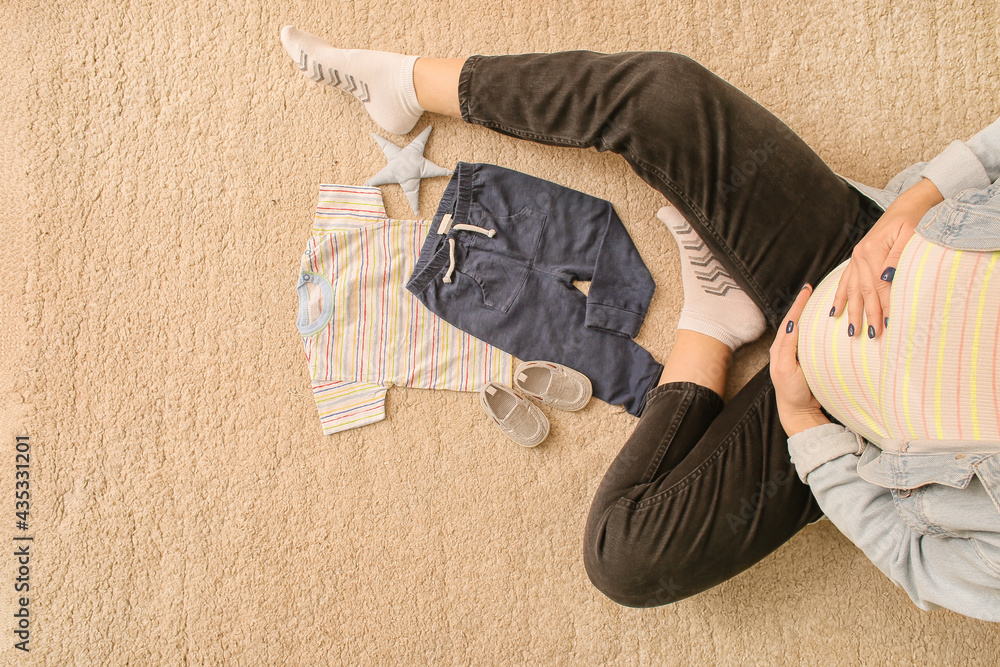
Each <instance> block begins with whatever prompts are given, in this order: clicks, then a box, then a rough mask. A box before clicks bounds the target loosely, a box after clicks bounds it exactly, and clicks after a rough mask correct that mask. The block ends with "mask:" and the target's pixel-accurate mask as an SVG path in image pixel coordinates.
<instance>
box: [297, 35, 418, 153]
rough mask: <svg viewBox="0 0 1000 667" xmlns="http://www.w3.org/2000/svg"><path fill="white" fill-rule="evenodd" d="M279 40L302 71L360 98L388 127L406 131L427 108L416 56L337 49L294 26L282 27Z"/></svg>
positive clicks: (388, 130)
mask: <svg viewBox="0 0 1000 667" xmlns="http://www.w3.org/2000/svg"><path fill="white" fill-rule="evenodd" d="M281 43H282V44H283V45H284V47H285V51H287V52H288V55H290V56H291V57H292V60H294V61H295V64H296V66H297V67H298V68H299V71H301V72H302V73H303V74H304V75H306V76H307V77H308V78H310V79H312V80H313V81H315V82H317V83H319V84H323V85H329V86H333V87H334V88H340V89H341V90H343V91H344V92H347V93H350V94H352V95H354V96H355V97H357V98H358V99H359V100H361V102H362V103H363V104H364V105H365V109H367V110H368V113H369V114H370V115H371V117H372V120H374V121H375V122H376V123H377V124H378V125H379V127H381V128H382V129H383V130H385V131H386V132H391V133H393V134H406V133H407V132H409V131H410V130H412V129H413V126H414V125H416V124H417V120H418V119H419V118H420V115H421V114H422V113H423V112H424V110H423V108H421V106H420V104H418V103H417V91H416V90H415V89H414V88H413V63H414V62H416V60H417V56H404V55H401V54H399V53H387V52H385V51H365V50H358V49H337V48H334V47H333V46H332V45H331V44H330V43H329V42H326V41H324V40H322V39H320V38H319V37H316V36H315V35H310V34H309V33H307V32H303V31H302V30H298V29H297V28H294V27H292V26H290V25H286V26H285V27H284V28H282V29H281Z"/></svg>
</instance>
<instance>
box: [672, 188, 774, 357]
mask: <svg viewBox="0 0 1000 667" xmlns="http://www.w3.org/2000/svg"><path fill="white" fill-rule="evenodd" d="M656 217H657V218H659V219H660V220H662V221H663V223H664V224H665V225H666V226H667V229H669V230H670V233H671V234H673V236H674V241H676V242H677V249H678V250H679V251H680V253H681V279H682V280H683V282H684V308H683V309H682V310H681V318H680V321H679V322H678V323H677V328H678V329H687V330H689V331H697V332H698V333H703V334H705V335H706V336H711V337H712V338H715V339H716V340H719V341H722V342H723V343H725V344H726V345H728V346H729V348H730V349H731V350H734V351H735V350H736V348H738V347H740V346H741V345H743V344H745V343H749V342H751V341H754V340H757V339H758V338H760V335H761V334H762V333H764V328H765V327H766V326H767V320H765V319H764V313H763V312H761V310H760V308H758V307H757V304H755V303H754V302H753V300H752V299H751V298H750V297H749V296H747V293H746V292H744V291H743V289H742V288H741V287H740V286H739V285H737V284H736V281H734V280H733V279H732V277H731V276H730V275H729V273H728V272H727V271H726V270H725V269H724V268H722V264H720V263H719V260H718V259H716V258H715V255H713V254H712V251H711V250H709V249H708V246H706V245H705V242H704V241H702V240H701V237H700V236H698V234H697V232H695V231H694V229H693V228H692V227H691V225H690V224H688V221H687V220H685V219H684V216H682V215H681V214H680V213H679V212H678V211H677V209H676V208H674V207H672V206H664V207H663V208H661V209H660V210H659V211H657V212H656Z"/></svg>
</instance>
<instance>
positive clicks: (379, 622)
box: [0, 0, 1000, 665]
mask: <svg viewBox="0 0 1000 667" xmlns="http://www.w3.org/2000/svg"><path fill="white" fill-rule="evenodd" d="M807 4H808V3H795V2H787V1H786V0H757V1H755V2H738V1H735V0H701V1H698V2H653V1H652V0H619V1H618V2H614V3H604V2H584V1H581V0H531V1H530V2H529V1H528V0H466V1H464V2H456V1H445V0H422V1H421V2H408V3H407V2H379V1H377V0H369V1H364V0H357V1H356V2H343V1H339V0H328V1H326V2H311V1H302V2H288V3H281V2H275V1H271V0H258V1H256V2H254V1H252V0H250V1H248V2H246V3H241V2H237V1H235V0H233V1H229V2H210V1H208V0H185V1H184V2H181V1H179V0H174V1H169V0H168V1H167V2H159V3H157V2H152V1H150V0H117V1H112V0H94V1H92V2H83V1H78V2H75V1H71V0H67V1H64V2H51V3H48V2H46V3H39V2H35V1H30V2H29V1H26V0H5V2H3V3H2V4H0V63H2V64H0V68H2V82H3V83H2V90H3V95H2V101H0V114H2V116H0V132H2V134H0V210H2V216H3V218H2V230H3V236H2V243H0V266H2V269H0V289H2V291H3V296H2V304H3V308H2V311H0V318H2V321H0V340H2V342H3V347H2V349H0V368H2V373H3V376H2V378H0V380H2V384H0V386H2V389H0V391H2V404H0V416H2V421H0V441H2V450H0V451H2V456H0V461H2V462H3V463H2V464H0V480H2V481H0V511H2V512H3V513H4V517H5V519H4V521H3V531H2V533H0V534H2V536H3V539H4V540H5V542H4V543H5V544H6V545H7V546H4V547H3V553H4V554H5V555H3V556H0V571H2V572H3V578H2V581H0V618H3V619H4V620H3V621H2V622H0V628H2V629H3V632H4V634H3V636H4V637H6V640H5V642H4V644H3V645H2V646H0V659H2V660H3V661H5V662H7V663H9V664H45V665H68V664H81V665H84V664H87V665H91V664H93V665H104V664H114V665H124V664H133V665H156V664H247V665H257V664H291V665H315V664H338V663H340V664H434V665H437V664H446V665H451V664H469V663H475V664H525V663H528V664H574V665H596V664H615V665H633V664H634V665H660V664H742V663H755V664H771V663H820V664H853V663H858V662H861V663H865V664H883V663H942V664H960V663H961V664H971V663H988V662H992V661H993V660H995V658H996V656H997V655H998V654H1000V632H998V630H997V629H996V628H995V627H994V626H992V625H990V624H987V623H981V622H976V621H971V620H968V619H965V618H962V617H960V616H958V615H955V614H952V613H950V612H945V611H940V612H935V613H925V612H921V611H919V610H918V609H916V608H915V607H914V606H913V605H912V604H911V603H910V602H909V601H908V599H907V598H906V596H905V594H904V593H903V592H902V591H901V590H900V589H897V588H896V587H894V586H893V585H892V584H891V583H890V582H889V581H887V580H886V579H885V578H884V577H883V576H882V575H881V574H880V573H879V572H878V571H877V570H876V569H875V568H874V567H873V566H872V565H871V564H869V563H868V561H867V560H866V559H865V557H864V556H863V555H862V554H861V553H860V552H859V551H858V550H857V549H856V548H854V546H853V545H851V544H850V543H849V542H848V541H847V540H846V539H845V538H843V537H842V536H841V535H840V534H839V533H838V532H837V530H836V528H834V527H833V526H832V525H831V524H830V523H827V522H824V523H821V524H819V525H816V526H812V527H810V528H808V529H806V530H805V531H803V532H802V533H801V534H800V535H799V536H797V537H796V538H795V539H793V540H792V541H791V542H790V543H789V544H788V545H786V546H784V547H783V548H781V549H780V550H779V551H778V552H777V553H775V554H773V555H772V556H771V557H769V558H768V559H766V560H765V561H764V562H762V563H760V564H759V565H758V566H756V567H754V568H752V569H751V570H750V571H748V572H746V573H744V574H743V575H741V576H739V577H737V578H736V579H735V580H733V581H730V582H728V583H726V584H724V585H722V586H719V587H718V588H717V589H715V590H712V591H710V592H708V593H706V594H704V595H701V596H699V597H696V598H693V599H690V600H687V601H684V602H681V603H679V604H676V605H674V606H670V607H665V608H658V609H650V610H635V609H627V608H623V607H619V606H617V605H616V604H614V603H612V602H611V601H609V600H607V599H605V598H604V597H603V596H602V595H601V594H600V593H599V592H598V591H597V590H595V589H594V588H593V587H592V586H591V585H590V583H589V581H588V580H587V577H586V574H585V572H584V568H583V562H582V557H581V540H582V533H583V526H584V520H585V518H586V513H587V509H588V506H589V501H590V498H591V497H592V495H593V493H594V490H595V489H596V487H597V484H598V482H599V481H600V479H601V475H602V473H603V471H604V470H605V468H606V467H607V466H608V464H609V462H610V461H611V460H612V458H613V457H614V455H615V453H616V452H617V450H618V448H619V447H620V445H621V443H622V442H623V439H624V438H625V436H626V435H627V434H628V433H629V432H630V430H631V428H632V427H633V425H634V423H635V420H634V419H633V418H632V417H630V416H628V415H627V414H624V413H622V412H621V411H619V410H617V409H614V408H611V407H609V406H607V405H605V404H603V403H597V402H594V403H592V404H591V405H590V406H588V407H587V408H586V409H585V410H584V411H582V412H581V413H577V414H567V413H553V412H550V413H549V414H550V417H551V420H552V435H551V436H550V438H549V439H548V440H547V441H546V442H545V443H544V445H543V446H541V447H539V448H538V449H536V450H533V451H526V450H522V449H519V448H518V447H516V446H514V445H512V444H510V443H508V442H507V441H505V440H504V439H503V438H502V437H501V436H500V435H499V434H498V432H497V431H496V430H494V428H493V426H492V425H491V424H490V423H488V422H487V420H486V419H485V418H484V417H483V416H482V415H481V414H480V409H479V407H478V404H477V400H476V397H475V395H474V394H459V393H446V392H431V391H420V390H408V389H398V388H394V389H392V390H390V392H389V400H388V414H389V418H388V419H387V420H386V421H383V422H381V423H379V424H377V425H373V426H369V427H366V428H363V429H360V430H357V431H354V432H348V433H345V434H341V435H337V436H329V437H324V436H323V435H321V433H320V429H319V423H318V420H317V417H316V414H315V407H314V405H313V402H312V400H311V397H310V393H309V382H308V374H307V369H306V366H305V362H304V356H303V353H302V348H301V342H300V339H299V337H298V335H297V332H296V329H295V327H294V324H293V322H294V318H295V315H296V308H297V302H296V297H295V292H294V282H295V276H296V272H297V268H298V262H299V257H300V253H301V252H302V250H303V247H304V244H305V242H306V239H307V237H308V233H309V227H310V219H311V212H312V209H313V206H314V205H315V198H316V194H317V185H318V184H319V183H320V182H343V183H355V184H359V183H361V182H363V181H364V180H365V179H367V178H368V177H369V176H370V175H371V174H374V173H375V172H376V171H378V170H379V169H380V168H381V167H382V165H383V164H384V162H383V158H382V154H381V152H380V151H379V149H378V147H377V146H376V145H375V143H374V142H373V141H372V140H371V138H370V136H369V133H370V132H372V131H373V130H375V129H376V128H375V126H374V125H373V124H372V123H371V122H370V121H369V119H368V117H367V115H365V114H364V112H363V110H362V108H361V106H360V105H358V104H357V103H355V102H353V101H352V100H351V99H350V98H349V97H348V96H347V95H345V94H343V93H340V92H338V91H336V90H331V89H321V88H319V87H317V86H315V85H312V84H310V83H309V82H308V81H306V80H305V79H304V78H303V77H302V76H300V75H299V74H298V73H297V71H296V69H295V67H294V66H293V65H292V63H291V61H290V60H289V59H288V57H287V56H286V54H285V52H284V51H283V50H282V48H281V44H280V43H279V40H278V32H279V30H280V28H281V26H283V25H284V24H286V23H292V24H295V25H297V26H299V27H301V28H303V29H306V30H309V31H311V32H315V33H318V34H321V35H326V36H330V37H332V38H335V39H336V40H337V41H338V42H339V43H340V44H342V45H345V46H357V47H369V46H376V47H381V48H385V49H393V50H401V51H407V52H416V53H427V54H431V55H438V56H459V55H467V54H472V53H505V52H509V53H518V52H526V51H552V50H560V49H576V48H586V49H594V50H599V51H620V50H634V49H663V50H675V51H680V52H683V53H686V54H689V55H691V56H692V57H694V58H695V59H697V60H699V61H700V62H702V63H704V64H705V65H707V66H709V67H710V68H712V69H714V70H715V71H717V72H718V73H719V74H721V75H722V76H723V77H725V78H727V79H729V80H730V81H732V82H733V83H735V84H736V85H738V86H740V87H741V88H742V89H743V90H745V91H747V92H748V93H749V94H751V95H752V96H754V97H755V98H756V99H758V100H759V101H760V102H762V103H763V104H765V105H767V106H768V107H769V108H771V109H772V110H774V111H775V112H776V113H777V114H778V115H779V116H780V117H782V118H783V119H784V120H786V121H787V122H788V123H789V124H790V125H791V126H792V127H793V128H794V129H795V130H796V131H798V132H799V133H800V134H802V135H803V136H804V137H805V138H806V139H807V141H809V143H810V144H811V145H812V146H814V147H815V148H816V150H817V151H818V152H819V153H820V154H821V155H822V156H823V157H824V158H825V159H827V160H828V161H829V163H830V164H831V165H833V166H834V168H835V169H836V170H838V171H840V172H841V173H843V174H845V175H848V176H851V177H854V178H858V179H861V180H864V181H867V182H870V183H873V184H883V183H884V182H885V181H886V180H887V179H888V178H889V177H890V176H891V175H892V174H894V173H895V172H896V171H897V170H898V169H900V168H902V167H904V166H906V165H907V164H909V163H911V162H913V161H916V160H919V159H927V158H929V157H931V156H933V155H934V154H935V152H936V151H938V150H940V149H941V148H943V147H944V146H945V145H947V143H948V142H949V141H950V140H952V139H953V138H967V137H968V136H970V135H971V134H972V133H973V132H975V131H976V130H978V129H979V128H981V127H984V126H985V125H986V124H987V123H989V122H990V121H992V120H993V119H994V118H995V117H996V116H997V114H998V107H997V100H998V99H1000V95H998V93H1000V79H998V74H997V73H998V60H997V50H996V45H997V43H998V41H1000V30H998V27H997V26H998V24H1000V8H998V7H997V6H996V5H994V4H992V3H978V2H977V3H973V2H968V1H965V2H962V1H959V0H954V1H953V2H951V3H944V4H942V3H936V5H937V6H935V3H905V4H908V5H911V6H909V7H901V6H897V4H898V3H890V2H886V1H884V0H847V1H846V2H840V1H831V0H827V1H825V2H817V3H812V4H813V5H814V6H812V7H808V6H806V5H807ZM916 5H919V7H917V6H916ZM427 123H433V125H434V126H435V130H434V133H433V134H432V135H431V140H430V144H429V146H428V150H427V156H428V157H429V158H430V159H432V160H433V161H435V162H437V163H439V164H443V165H449V166H453V165H454V163H455V162H456V161H458V160H466V161H481V162H492V163H496V164H500V165H504V166H508V167H512V168H516V169H520V170H522V171H526V172H528V173H531V174H534V175H537V176H540V177H543V178H548V179H552V180H555V181H558V182H560V183H563V184H565V185H568V186H571V187H574V188H578V189H581V190H584V191H586V192H589V193H591V194H594V195H597V196H599V197H603V198H606V199H609V200H611V201H612V202H613V203H614V204H615V206H616V208H617V209H618V211H619V212H620V214H621V216H622V218H623V219H624V220H625V223H626V225H627V226H628V228H629V229H630V230H631V232H632V234H633V236H634V238H635V239H636V242H637V244H638V245H639V248H640V250H641V251H642V254H643V256H644V257H645V259H646V261H647V263H648V264H649V266H650V269H651V270H652V272H653V274H654V276H655V278H656V280H657V283H658V286H659V287H658V289H657V292H656V297H655V298H654V301H653V304H652V309H651V313H650V315H649V317H648V319H647V320H646V324H645V326H644V328H643V330H642V333H641V337H640V342H641V343H642V344H643V345H645V346H646V347H648V348H649V349H650V350H651V351H652V352H653V353H654V355H656V356H657V357H659V358H664V357H665V356H666V354H667V352H668V351H669V350H670V347H671V344H672V341H673V338H674V333H673V327H674V325H675V323H676V319H677V316H678V313H679V295H680V293H681V292H680V283H679V276H680V274H679V270H680V269H679V265H678V263H677V258H676V251H675V248H674V247H673V242H672V241H671V239H670V237H669V236H668V235H667V234H666V233H664V231H663V230H662V229H661V225H660V223H658V221H657V220H656V219H655V217H654V212H655V211H656V209H657V208H658V207H659V206H660V204H661V200H660V197H659V196H658V195H656V194H655V193H654V192H653V191H652V190H650V189H649V188H648V187H647V186H646V185H645V184H643V183H642V182H641V181H640V180H639V179H638V177H636V176H634V175H633V174H632V173H631V172H630V171H629V169H628V168H627V166H626V165H625V163H624V161H622V160H620V159H619V158H617V157H616V156H612V155H606V154H600V155H599V154H597V153H596V152H594V151H586V152H584V151H576V150H569V149H556V148H549V147H542V146H537V145H533V144H530V143H526V142H518V141H515V140H513V139H509V138H505V137H502V136H500V135H497V134H493V133H491V132H489V131H487V130H485V129H483V128H479V127H473V126H466V125H464V124H463V123H461V122H460V121H457V120H453V119H445V118H442V117H434V118H425V119H424V120H422V121H421V123H420V124H419V125H418V126H417V128H416V130H415V131H414V136H415V133H416V132H417V131H419V130H420V129H422V128H423V127H424V126H425V125H426V124H427ZM397 139H398V138H397ZM446 181H447V179H444V178H439V179H435V180H428V181H425V182H424V184H423V188H422V191H421V213H422V214H423V215H425V216H427V215H430V214H431V213H432V212H433V209H434V207H435V204H436V200H437V198H438V197H440V195H441V193H442V192H443V190H444V187H445V183H446ZM384 193H385V199H386V202H387V205H388V208H389V212H390V214H392V215H395V216H397V217H409V216H410V214H409V213H408V207H407V204H406V201H405V199H404V197H403V195H402V193H401V191H400V189H399V188H398V186H386V187H385V188H384ZM768 343H769V341H767V340H762V341H760V342H759V343H758V344H756V345H754V346H753V347H752V348H750V349H749V350H748V351H746V352H745V353H744V354H743V355H742V356H741V358H740V359H739V362H738V366H737V369H736V373H735V375H734V377H733V380H732V386H731V388H730V391H734V390H735V389H736V388H738V386H739V385H740V384H741V383H742V382H744V381H745V380H746V379H747V378H748V377H750V376H751V375H752V374H753V372H754V371H755V370H756V369H758V368H759V367H760V366H762V365H763V364H764V362H765V358H766V351H767V346H768ZM17 434H28V435H30V437H31V445H32V449H31V459H30V493H31V496H30V502H31V507H30V512H31V514H30V520H29V527H28V529H27V530H25V531H22V530H19V529H17V528H15V523H14V522H15V520H16V517H15V514H14V512H15V507H14V495H13V494H14V475H15V467H14V466H15V460H14V437H15V435H17ZM15 535H32V536H33V537H34V541H33V543H32V546H31V553H32V557H31V561H30V586H31V589H30V603H29V609H30V615H31V616H30V618H31V623H30V631H31V635H30V637H31V638H30V647H31V649H32V651H31V652H30V653H29V654H24V653H22V652H20V651H17V650H16V649H14V648H13V646H12V645H13V643H14V636H13V634H12V629H13V628H14V621H13V613H14V611H15V602H16V599H17V598H18V597H22V596H23V595H24V594H23V593H16V592H15V590H14V583H15V582H14V577H15V576H16V575H15V570H16V566H17V563H16V562H15V558H14V556H13V550H14V548H15V546H16V544H15V542H14V541H13V539H12V538H13V537H14V536H15ZM17 606H19V605H17Z"/></svg>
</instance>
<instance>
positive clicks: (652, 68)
mask: <svg viewBox="0 0 1000 667" xmlns="http://www.w3.org/2000/svg"><path fill="white" fill-rule="evenodd" d="M413 77H414V79H413V80H414V84H415V87H416V90H417V97H418V99H419V100H421V105H422V106H423V107H424V108H425V109H428V110H432V111H436V112H439V113H448V114H451V115H455V106H456V102H457V104H458V107H459V111H460V114H461V117H462V118H463V119H464V120H466V121H467V122H470V123H475V124H478V125H483V126H485V127H488V128H491V129H494V130H496V131H498V132H501V133H504V134H508V135H511V136H516V137H521V138H524V139H528V140H531V141H535V142H539V143H543V144H549V145H558V146H576V147H594V148H596V149H597V150H599V151H605V150H610V151H613V152H616V153H619V154H621V155H622V156H623V157H624V158H625V159H626V160H627V161H628V162H629V164H630V165H631V166H632V168H633V169H634V170H635V172H636V173H637V174H638V175H639V176H640V177H642V178H643V179H644V180H645V181H646V182H648V183H649V184H650V185H652V186H653V187H654V188H655V189H657V190H658V191H659V192H661V193H663V195H664V196H665V197H666V198H667V199H668V200H669V201H670V202H671V203H672V204H673V205H674V206H675V207H676V208H677V209H678V210H679V212H680V213H681V214H682V215H683V216H684V218H685V219H687V221H688V222H689V223H690V224H691V225H692V227H694V229H695V231H696V232H697V233H698V235H699V236H700V237H701V238H702V239H704V241H705V243H706V244H707V245H708V246H709V248H710V249H711V250H712V252H713V253H714V254H715V256H716V257H717V258H718V260H719V261H720V262H721V263H722V264H723V266H724V267H725V268H726V270H727V271H728V272H729V274H730V275H731V276H732V277H733V279H734V280H735V281H736V282H738V283H739V284H740V285H741V286H742V287H743V288H744V289H745V290H746V291H747V293H748V294H749V295H750V296H751V298H753V299H754V301H755V302H756V303H757V304H758V305H759V306H760V308H761V310H762V311H763V312H764V315H765V316H766V318H767V320H768V322H769V324H770V325H771V326H772V327H775V326H777V324H778V321H779V320H780V318H781V317H782V316H783V315H784V313H785V311H786V310H787V308H788V306H789V305H790V304H791V302H792V300H793V299H794V297H795V293H796V292H797V291H798V288H799V286H801V285H802V283H803V282H812V283H814V284H815V283H817V282H818V281H819V280H820V279H821V278H822V277H823V276H824V275H825V274H826V273H827V272H828V271H829V270H830V269H832V268H833V267H834V266H836V264H837V263H838V260H839V259H840V258H843V257H847V256H848V255H849V253H850V250H851V249H852V247H853V243H854V241H855V240H856V239H857V238H859V233H858V230H857V229H855V227H856V226H857V225H858V224H862V225H867V226H871V225H872V224H874V222H875V220H874V219H863V220H861V221H860V222H859V216H858V213H859V196H858V195H857V193H856V192H855V191H853V190H852V189H850V187H849V186H848V185H847V184H846V183H845V182H844V181H843V179H841V178H840V177H838V176H837V175H836V174H834V173H833V171H832V170H830V168H829V167H828V166H827V165H826V164H824V163H823V161H822V160H821V159H820V158H819V156H817V155H816V153H815V152H813V151H812V149H810V148H809V146H808V145H806V144H805V142H804V141H802V139H801V138H799V137H798V136H797V135H795V133H794V132H792V131H791V130H790V129H789V128H788V127H787V126H786V125H785V124H784V123H782V122H781V121H780V120H778V119H777V118H775V117H774V116H773V115H772V114H771V113H770V112H768V111H767V110H766V109H764V108H763V107H761V106H760V105H759V104H757V103H756V102H755V101H754V100H752V99H751V98H749V97H748V96H746V95H745V94H744V93H742V92H740V91H739V90H738V89H736V88H735V87H733V86H732V85H730V84H728V83H726V82H725V81H723V80H722V79H721V78H719V77H718V76H716V75H715V74H713V73H712V72H710V71H708V70H707V69H705V68H704V67H702V66H701V65H699V64H698V63H696V62H695V61H693V60H691V59H690V58H687V57H686V56H683V55H679V54H675V53H662V52H652V53H650V52H642V53H621V54H599V53H593V52H589V51H572V52H566V53H554V54H527V55H516V56H472V57H470V58H468V59H465V60H462V59H451V60H436V59H426V58H420V59H418V60H417V61H416V64H415V66H414V72H413ZM456 86H457V88H456ZM862 233H863V230H862Z"/></svg>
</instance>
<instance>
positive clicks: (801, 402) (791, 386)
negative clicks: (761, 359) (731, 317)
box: [771, 284, 830, 437]
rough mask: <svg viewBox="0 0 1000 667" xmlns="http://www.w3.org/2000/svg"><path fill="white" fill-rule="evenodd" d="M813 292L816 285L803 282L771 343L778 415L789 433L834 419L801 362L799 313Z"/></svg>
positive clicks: (772, 375)
mask: <svg viewBox="0 0 1000 667" xmlns="http://www.w3.org/2000/svg"><path fill="white" fill-rule="evenodd" d="M811 295H812V286H811V285H808V284H807V285H805V286H803V288H802V289H801V290H800V291H799V295H798V296H797V297H796V298H795V302H794V303H793V304H792V307H791V308H790V309H789V311H788V315H786V316H785V319H784V320H782V322H783V325H782V326H781V327H780V328H779V329H778V336H777V338H775V339H774V343H772V344H771V382H773V383H774V395H775V399H776V402H777V405H778V418H779V419H781V426H782V427H783V428H784V429H785V433H786V434H787V435H788V436H789V437H791V436H793V435H795V434H796V433H798V432H800V431H804V430H806V429H807V428H812V427H813V426H819V425H820V424H829V423H830V420H829V419H827V418H826V415H824V414H823V411H822V410H821V409H820V404H819V401H817V400H816V397H815V396H813V393H812V390H810V389H809V385H808V384H806V376H805V375H804V374H803V373H802V367H801V366H800V365H799V357H798V347H799V316H801V315H802V309H803V308H805V307H806V301H808V300H809V297H810V296H811Z"/></svg>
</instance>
